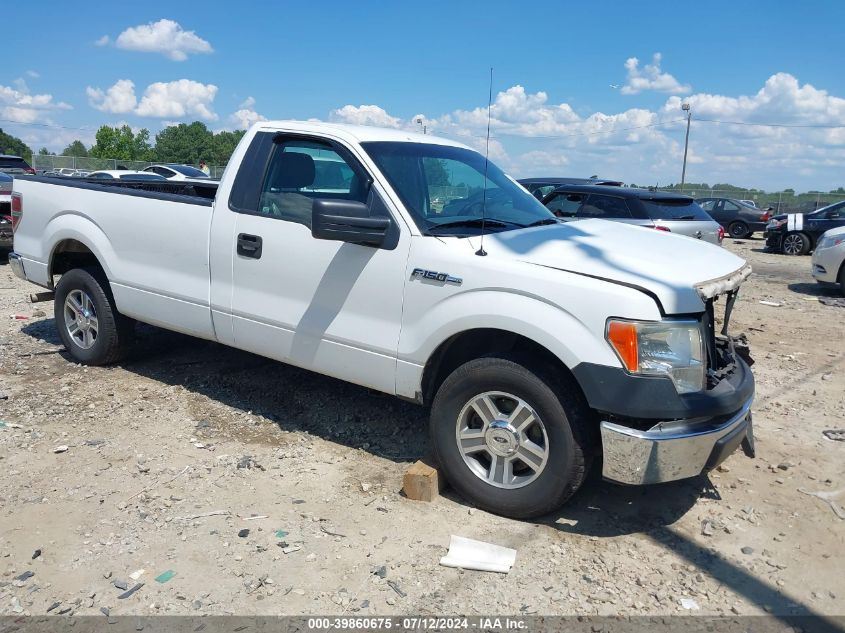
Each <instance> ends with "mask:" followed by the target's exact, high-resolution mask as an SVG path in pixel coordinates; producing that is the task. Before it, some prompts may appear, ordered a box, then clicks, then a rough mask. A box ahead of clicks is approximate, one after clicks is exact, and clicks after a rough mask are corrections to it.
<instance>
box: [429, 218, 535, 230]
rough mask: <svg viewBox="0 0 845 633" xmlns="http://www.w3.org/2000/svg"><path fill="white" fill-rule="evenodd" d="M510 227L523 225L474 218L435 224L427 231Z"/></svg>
mask: <svg viewBox="0 0 845 633" xmlns="http://www.w3.org/2000/svg"><path fill="white" fill-rule="evenodd" d="M510 225H514V226H519V227H521V226H522V225H521V224H516V223H515V222H505V221H503V220H492V219H490V220H482V219H481V218H473V219H472V220H455V221H454V222H443V223H442V224H435V225H434V226H430V227H428V229H426V231H427V232H431V231H435V230H437V229H452V228H464V227H467V228H475V227H479V228H481V226H484V228H491V227H492V228H502V227H507V226H510Z"/></svg>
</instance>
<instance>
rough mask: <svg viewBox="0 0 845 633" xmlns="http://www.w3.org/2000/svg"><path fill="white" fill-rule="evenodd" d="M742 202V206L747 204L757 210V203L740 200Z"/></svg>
mask: <svg viewBox="0 0 845 633" xmlns="http://www.w3.org/2000/svg"><path fill="white" fill-rule="evenodd" d="M740 202H741V203H742V204H747V205H748V206H749V207H754V208H755V209H756V208H757V203H756V202H754V201H753V200H740Z"/></svg>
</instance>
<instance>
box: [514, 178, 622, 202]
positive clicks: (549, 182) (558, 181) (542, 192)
mask: <svg viewBox="0 0 845 633" xmlns="http://www.w3.org/2000/svg"><path fill="white" fill-rule="evenodd" d="M517 182H518V183H519V184H520V185H522V186H523V187H525V188H526V189H528V191H529V192H530V193H532V194H534V197H535V198H537V200H542V199H543V198H545V197H546V196H547V195H549V194H550V193H551V192H552V191H553V190H554V189H556V188H557V187H561V186H563V185H606V186H608V187H621V186H622V184H623V183H621V182H620V181H618V180H607V179H605V178H557V177H555V178H522V179H520V180H517Z"/></svg>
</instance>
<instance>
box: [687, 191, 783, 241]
mask: <svg viewBox="0 0 845 633" xmlns="http://www.w3.org/2000/svg"><path fill="white" fill-rule="evenodd" d="M695 201H696V202H697V203H698V204H699V205H700V206H701V208H702V209H704V210H705V211H707V213H709V214H710V217H711V218H713V219H714V220H716V222H718V223H719V224H721V225H722V226H723V227H725V230H726V231H727V232H728V235H730V236H731V237H733V238H735V239H740V240H741V239H743V238H746V237H751V236H752V235H753V234H754V233H755V232H757V231H761V232H762V231H765V230H766V223H767V222H768V221H769V218H770V217H771V214H770V213H769V211H768V210H764V209H758V208H757V207H754V206H751V205H750V204H746V203H745V202H742V201H741V200H735V199H733V198H696V199H695Z"/></svg>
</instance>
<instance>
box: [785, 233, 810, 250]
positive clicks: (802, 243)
mask: <svg viewBox="0 0 845 633" xmlns="http://www.w3.org/2000/svg"><path fill="white" fill-rule="evenodd" d="M781 250H782V251H783V254H784V255H806V254H807V253H809V252H810V238H809V237H807V236H806V235H804V234H803V233H787V234H786V235H785V236H784V238H783V242H782V243H781Z"/></svg>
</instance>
